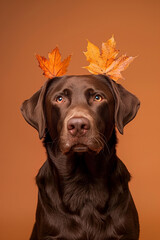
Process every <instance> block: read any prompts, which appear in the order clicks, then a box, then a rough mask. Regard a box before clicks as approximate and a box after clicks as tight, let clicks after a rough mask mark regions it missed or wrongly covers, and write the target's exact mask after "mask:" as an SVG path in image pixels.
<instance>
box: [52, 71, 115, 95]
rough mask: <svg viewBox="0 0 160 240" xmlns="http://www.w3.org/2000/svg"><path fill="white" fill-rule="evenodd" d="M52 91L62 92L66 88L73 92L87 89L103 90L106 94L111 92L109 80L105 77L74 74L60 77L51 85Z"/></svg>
mask: <svg viewBox="0 0 160 240" xmlns="http://www.w3.org/2000/svg"><path fill="white" fill-rule="evenodd" d="M50 88H51V89H50V92H52V94H53V93H56V92H61V91H63V90H64V89H70V90H71V91H72V92H73V93H76V92H81V93H82V92H84V91H85V90H86V89H93V90H94V91H101V92H104V93H106V94H108V93H111V91H110V89H109V87H108V85H107V81H106V80H105V79H103V78H97V77H96V76H92V75H78V76H77V75H73V76H64V77H61V78H59V79H58V80H57V81H56V83H54V82H53V85H51V86H50Z"/></svg>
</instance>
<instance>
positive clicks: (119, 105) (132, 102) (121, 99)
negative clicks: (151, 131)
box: [107, 78, 140, 134]
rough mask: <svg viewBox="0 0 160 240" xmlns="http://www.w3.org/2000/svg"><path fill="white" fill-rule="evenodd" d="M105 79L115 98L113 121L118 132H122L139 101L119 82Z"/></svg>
mask: <svg viewBox="0 0 160 240" xmlns="http://www.w3.org/2000/svg"><path fill="white" fill-rule="evenodd" d="M107 80H108V82H109V85H110V88H111V91H112V93H113V96H114V99H115V123H116V126H117V128H118V130H119V132H120V133H121V134H123V128H124V126H125V125H126V124H127V123H129V122H130V121H131V120H132V119H133V118H134V117H135V116H136V114H137V111H138V109H139V107H140V101H139V100H138V98H137V97H136V96H135V95H133V94H132V93H130V92H128V91H127V90H126V89H125V88H124V87H122V85H121V84H118V83H116V82H115V81H113V80H112V79H109V78H107Z"/></svg>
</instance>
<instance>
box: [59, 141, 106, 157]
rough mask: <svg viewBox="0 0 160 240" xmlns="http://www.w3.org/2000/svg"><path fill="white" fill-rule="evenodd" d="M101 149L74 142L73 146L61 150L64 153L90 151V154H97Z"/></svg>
mask: <svg viewBox="0 0 160 240" xmlns="http://www.w3.org/2000/svg"><path fill="white" fill-rule="evenodd" d="M101 150H102V147H99V148H96V147H92V146H87V145H85V144H81V143H78V144H75V145H73V146H68V148H65V149H63V150H62V153H63V154H65V155H68V154H73V153H78V154H82V153H90V154H98V153H99V152H100V151H101Z"/></svg>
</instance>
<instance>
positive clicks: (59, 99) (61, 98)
mask: <svg viewBox="0 0 160 240" xmlns="http://www.w3.org/2000/svg"><path fill="white" fill-rule="evenodd" d="M63 101H64V98H63V97H62V96H58V97H57V98H56V102H58V103H61V102H63Z"/></svg>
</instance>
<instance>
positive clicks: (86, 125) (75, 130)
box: [67, 117, 90, 136]
mask: <svg viewBox="0 0 160 240" xmlns="http://www.w3.org/2000/svg"><path fill="white" fill-rule="evenodd" d="M67 129H68V132H69V133H70V134H71V135H72V136H77V135H80V136H82V135H85V134H86V133H87V131H88V130H89V129H90V122H89V120H88V119H87V118H84V117H79V118H75V117H74V118H70V119H69V120H68V123H67Z"/></svg>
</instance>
